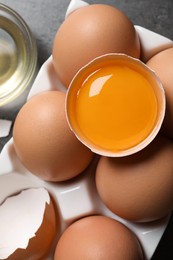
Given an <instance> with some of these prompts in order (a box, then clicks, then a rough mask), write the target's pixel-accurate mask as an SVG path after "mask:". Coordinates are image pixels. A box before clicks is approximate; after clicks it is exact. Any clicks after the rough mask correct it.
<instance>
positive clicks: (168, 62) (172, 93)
mask: <svg viewBox="0 0 173 260" xmlns="http://www.w3.org/2000/svg"><path fill="white" fill-rule="evenodd" d="M147 65H148V66H149V67H150V68H151V69H153V70H154V71H155V73H156V74H157V75H158V76H159V78H160V80H161V81H162V84H163V87H164V90H165V95H166V114H165V119H164V122H163V126H162V131H163V133H164V134H166V135H167V136H169V137H171V138H172V139H173V48H169V49H166V50H164V51H161V52H159V53H158V54H156V55H155V56H153V57H152V58H151V59H150V60H149V61H148V62H147Z"/></svg>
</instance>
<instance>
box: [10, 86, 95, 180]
mask: <svg viewBox="0 0 173 260" xmlns="http://www.w3.org/2000/svg"><path fill="white" fill-rule="evenodd" d="M65 96H66V94H65V93H63V92H60V91H44V92H42V93H40V94H38V95H35V96H33V97H32V98H31V99H29V100H28V102H27V103H25V105H24V106H23V107H22V109H21V110H20V111H19V113H18V115H17V118H16V120H15V122H14V127H13V139H14V148H15V151H16V153H17V156H18V157H19V159H20V161H21V162H22V163H23V165H24V166H25V167H26V168H27V169H28V170H29V171H30V172H31V173H33V174H35V175H36V176H38V177H40V178H42V179H44V180H47V181H64V180H67V179H70V178H73V177H75V176H77V175H79V174H80V173H81V172H82V171H83V170H84V169H85V168H86V167H87V166H88V165H89V163H90V162H91V160H92V158H93V153H92V152H91V151H90V150H89V149H88V148H87V147H85V146H84V145H83V144H82V143H81V142H80V141H79V140H78V139H77V138H76V137H75V135H74V134H73V132H72V131H71V130H70V128H69V126H68V123H67V120H66V115H65Z"/></svg>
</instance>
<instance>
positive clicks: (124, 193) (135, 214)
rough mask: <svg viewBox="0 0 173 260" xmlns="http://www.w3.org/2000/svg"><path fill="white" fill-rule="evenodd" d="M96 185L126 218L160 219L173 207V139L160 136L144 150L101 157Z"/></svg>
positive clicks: (99, 191) (114, 210)
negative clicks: (127, 154) (118, 156)
mask: <svg viewBox="0 0 173 260" xmlns="http://www.w3.org/2000/svg"><path fill="white" fill-rule="evenodd" d="M96 186H97V191H98V194H99V195H100V198H101V199H102V201H103V202H104V204H105V205H106V206H107V207H108V208H109V209H110V210H111V211H112V212H114V213H115V214H117V215H119V216H120V217H122V218H124V219H128V220H131V221H137V222H148V221H153V220H157V219H160V218H163V217H165V216H166V215H168V214H170V212H171V211H172V209H173V143H172V142H170V140H169V139H167V138H165V137H163V136H158V137H157V138H155V140H154V141H153V142H152V143H151V144H150V145H148V146H147V147H146V148H145V149H143V150H142V151H140V152H138V153H136V154H133V155H130V156H126V157H121V158H108V157H101V159H100V161H99V162H98V165H97V169H96Z"/></svg>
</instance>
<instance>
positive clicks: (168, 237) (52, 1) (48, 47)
mask: <svg viewBox="0 0 173 260" xmlns="http://www.w3.org/2000/svg"><path fill="white" fill-rule="evenodd" d="M69 2H70V0H38V1H35V0H30V1H28V0H18V1H17V0H2V1H1V3H2V4H5V5H8V6H9V7H11V8H13V9H14V10H15V11H17V12H18V13H19V14H20V15H21V16H22V17H23V19H24V20H25V21H26V23H27V24H28V25H29V27H30V29H31V31H32V33H33V35H34V37H35V39H36V43H37V47H38V66H39V67H40V66H41V65H42V64H43V63H44V62H45V61H46V60H47V58H48V57H49V56H50V55H51V52H52V44H53V39H54V36H55V33H56V31H57V29H58V28H59V26H60V24H61V23H62V22H63V20H64V15H65V12H66V9H67V7H68V5H69ZM87 2H88V3H91V4H92V3H102V4H108V5H112V6H115V7H117V8H119V9H120V10H122V11H123V12H124V13H125V14H126V15H127V16H128V17H129V18H130V19H131V21H132V22H133V23H134V24H136V25H140V26H143V27H145V28H147V29H150V30H152V31H154V32H157V33H159V34H161V35H163V36H166V37H168V38H170V39H171V40H173V0H164V1H162V0H145V1H144V0H130V1H128V0H114V1H113V0H105V1H104V0H88V1H87ZM17 112H18V111H10V113H8V114H7V115H3V117H4V118H5V117H7V119H8V118H9V119H10V120H13V121H14V119H15V117H16V114H17ZM10 136H11V132H10V134H9V136H8V137H6V138H1V139H0V151H1V149H2V147H3V146H4V144H5V143H6V142H7V141H8V140H9V138H10ZM172 241H173V221H172V218H171V220H170V223H169V225H168V227H167V230H166V231H165V233H164V235H163V237H162V239H161V241H160V243H159V246H158V248H157V250H156V252H155V254H154V256H153V258H152V259H153V260H159V259H163V260H169V259H173V247H172V243H171V242H172Z"/></svg>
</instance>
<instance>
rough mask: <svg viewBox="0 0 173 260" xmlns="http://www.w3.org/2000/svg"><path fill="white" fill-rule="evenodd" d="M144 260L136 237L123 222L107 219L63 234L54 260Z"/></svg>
mask: <svg viewBox="0 0 173 260" xmlns="http://www.w3.org/2000/svg"><path fill="white" fill-rule="evenodd" d="M67 259H75V260H81V259H82V260H89V259H92V260H105V259H109V260H115V259H118V260H125V259H126V260H141V259H143V254H142V250H141V246H140V244H139V242H138V240H137V238H136V237H135V235H134V234H133V233H132V232H131V231H130V230H129V229H127V228H126V227H125V226H124V225H122V224H121V223H120V222H118V221H116V220H114V219H111V218H108V217H105V216H90V217H85V218H83V219H80V220H78V221H76V222H74V223H73V224H72V225H70V226H69V227H68V228H67V229H66V230H65V232H64V233H63V234H62V236H61V238H60V240H59V242H58V244H57V247H56V251H55V257H54V260H67Z"/></svg>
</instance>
